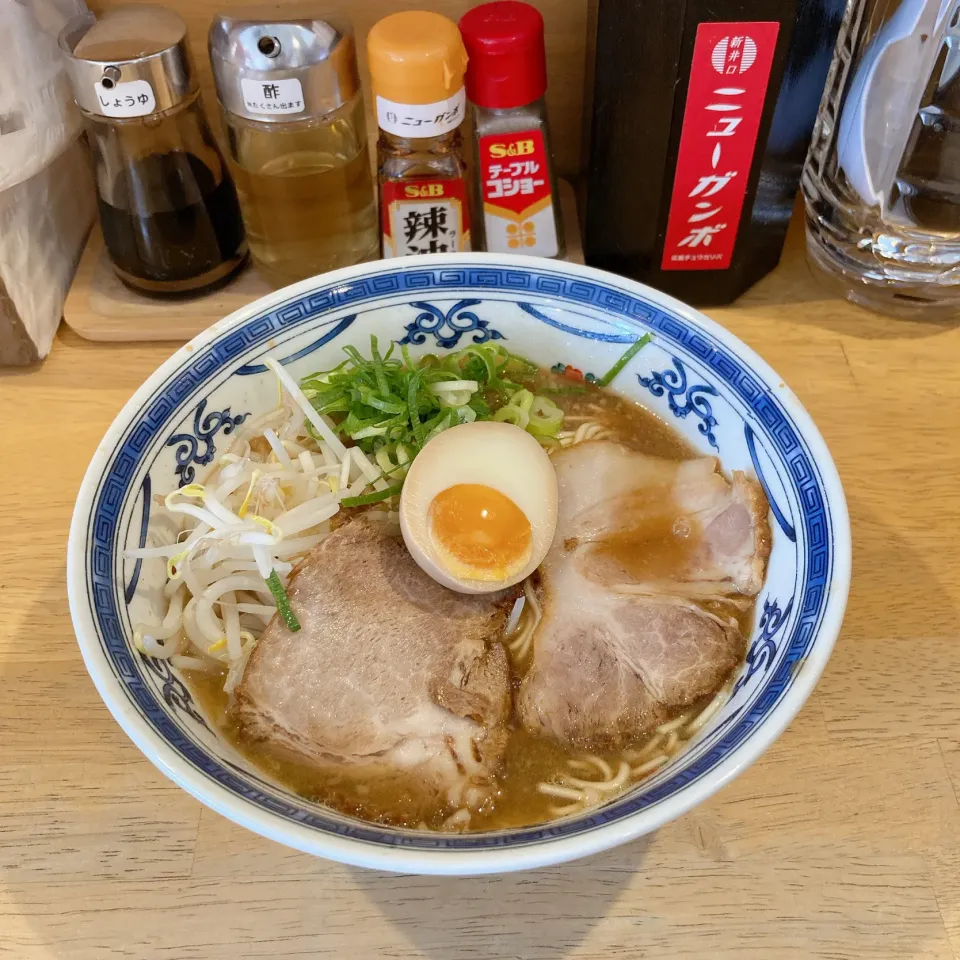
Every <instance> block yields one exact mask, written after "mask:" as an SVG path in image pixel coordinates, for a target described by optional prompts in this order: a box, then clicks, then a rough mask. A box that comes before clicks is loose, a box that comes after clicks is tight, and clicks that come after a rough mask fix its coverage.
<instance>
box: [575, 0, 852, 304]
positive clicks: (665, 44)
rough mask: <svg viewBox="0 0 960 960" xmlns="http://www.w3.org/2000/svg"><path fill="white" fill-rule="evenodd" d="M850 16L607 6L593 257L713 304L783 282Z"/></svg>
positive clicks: (701, 4)
mask: <svg viewBox="0 0 960 960" xmlns="http://www.w3.org/2000/svg"><path fill="white" fill-rule="evenodd" d="M843 9H844V3H843V2H842V0H715V2H710V3H707V2H706V0H593V2H592V4H591V19H592V23H593V25H594V27H595V34H594V36H595V40H594V43H593V49H592V51H591V53H592V56H591V59H590V62H589V63H588V69H587V85H588V101H587V102H588V103H591V102H592V108H591V109H590V110H588V111H587V113H586V114H585V126H586V129H585V131H584V144H585V150H586V156H585V162H584V168H585V170H586V177H585V190H584V196H583V197H582V200H583V203H582V211H583V221H584V252H585V256H586V260H587V263H589V264H591V265H592V266H597V267H602V268H604V269H607V270H611V271H613V272H615V273H619V274H622V275H624V276H629V277H632V278H634V279H636V280H640V281H642V282H644V283H648V284H650V285H651V286H653V287H656V288H657V289H659V290H663V291H664V292H666V293H670V294H672V295H674V296H676V297H679V298H680V299H682V300H686V301H688V302H691V303H694V304H701V305H717V304H723V303H729V302H730V301H732V300H734V299H735V298H736V297H738V296H739V295H740V294H741V293H743V292H744V291H745V290H746V289H747V288H749V287H750V286H752V285H753V284H754V283H756V282H757V281H758V280H759V279H760V278H761V277H763V276H764V275H766V274H767V273H769V272H770V271H771V270H772V269H773V268H774V267H775V266H776V265H777V263H778V261H779V259H780V252H781V250H782V248H783V241H784V237H785V236H786V230H787V225H788V223H789V221H790V216H791V213H792V210H793V201H794V196H795V194H796V191H797V186H798V183H799V178H800V171H801V168H802V166H803V161H804V157H805V155H806V150H807V145H808V143H809V140H810V134H811V132H812V129H813V123H814V120H815V118H816V112H817V107H818V105H819V102H820V96H821V94H822V91H823V87H824V83H825V81H826V75H827V70H828V68H829V65H830V58H831V55H832V53H833V47H834V43H835V41H836V35H837V31H838V29H839V26H840V20H841V18H842V16H843ZM590 97H592V100H591V99H589V98H590ZM734 120H735V121H737V122H736V123H734V122H733V121H734Z"/></svg>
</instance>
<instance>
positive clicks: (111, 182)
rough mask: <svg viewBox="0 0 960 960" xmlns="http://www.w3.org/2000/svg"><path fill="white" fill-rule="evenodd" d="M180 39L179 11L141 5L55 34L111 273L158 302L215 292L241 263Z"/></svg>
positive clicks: (233, 204)
mask: <svg viewBox="0 0 960 960" xmlns="http://www.w3.org/2000/svg"><path fill="white" fill-rule="evenodd" d="M186 34H187V29H186V25H185V24H184V22H183V20H182V19H181V18H180V17H179V16H178V15H177V14H176V13H174V12H173V11H172V10H168V9H166V8H164V7H159V6H153V5H149V4H142V5H140V4H138V5H135V6H133V5H131V6H125V7H118V8H116V9H114V10H112V11H110V12H108V13H106V14H104V16H103V17H101V18H100V19H96V18H95V17H94V16H93V15H92V14H84V15H82V16H80V17H77V18H75V19H74V20H72V21H71V22H70V23H68V24H67V26H66V27H65V28H64V30H63V32H62V33H61V34H60V46H61V48H62V49H63V50H64V51H65V52H66V53H67V55H68V56H67V62H68V66H69V71H70V78H71V81H72V84H73V93H74V99H75V100H76V102H77V106H78V107H79V108H80V111H81V113H82V114H83V117H84V120H85V125H86V129H87V137H88V139H89V142H90V147H91V150H92V152H93V159H94V169H95V174H96V181H97V195H98V203H99V208H100V223H101V226H102V228H103V239H104V244H105V246H106V248H107V252H108V254H109V255H110V259H111V260H112V261H113V266H114V270H115V271H116V274H117V276H118V277H119V278H120V279H121V280H122V281H123V282H124V283H125V284H127V285H128V286H130V287H132V288H134V289H135V290H138V291H140V292H142V293H147V294H151V295H155V296H165V295H177V294H193V293H198V292H200V291H203V290H208V289H210V288H212V287H215V286H219V285H220V284H222V283H224V282H225V281H226V280H227V279H228V278H229V277H230V276H232V275H233V273H235V272H236V271H237V270H238V269H239V267H240V266H241V265H242V264H243V262H244V260H245V259H246V255H247V246H246V241H245V239H244V232H243V222H242V220H241V218H240V207H239V204H238V203H237V195H236V191H235V189H234V186H233V182H232V181H231V179H230V176H229V174H228V172H227V170H226V166H225V164H224V161H223V157H222V156H221V155H220V151H219V150H218V148H217V145H216V142H215V140H214V138H213V134H212V133H211V131H210V128H209V126H208V125H207V121H206V119H205V117H204V115H203V110H202V107H201V105H200V89H199V86H198V84H197V79H196V74H195V72H194V69H193V64H192V62H191V59H190V54H189V51H188V49H187V36H186Z"/></svg>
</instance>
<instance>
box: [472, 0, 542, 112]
mask: <svg viewBox="0 0 960 960" xmlns="http://www.w3.org/2000/svg"><path fill="white" fill-rule="evenodd" d="M460 33H461V34H462V35H463V43H464V46H465V47H466V48H467V55H468V56H469V58H470V59H469V61H468V63H467V78H466V79H467V97H468V98H469V99H470V100H471V101H472V102H473V103H475V104H476V105H477V106H478V107H488V108H493V109H500V110H509V109H511V108H512V107H522V106H525V105H526V104H528V103H533V101H534V100H539V99H540V98H541V97H542V96H543V94H544V92H545V91H546V89H547V63H546V57H545V55H544V51H543V17H542V16H541V15H540V11H539V10H537V9H535V8H534V7H531V6H530V4H528V3H520V2H519V0H496V2H494V3H485V4H483V5H482V6H479V7H474V8H473V9H472V10H468V11H467V12H466V13H465V14H464V15H463V17H462V18H461V20H460Z"/></svg>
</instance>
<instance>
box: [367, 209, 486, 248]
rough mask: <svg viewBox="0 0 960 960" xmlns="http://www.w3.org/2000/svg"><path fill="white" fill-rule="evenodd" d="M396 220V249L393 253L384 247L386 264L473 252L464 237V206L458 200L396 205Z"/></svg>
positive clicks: (394, 232)
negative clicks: (428, 255) (395, 259)
mask: <svg viewBox="0 0 960 960" xmlns="http://www.w3.org/2000/svg"><path fill="white" fill-rule="evenodd" d="M392 217H393V222H392V223H391V227H392V229H393V236H394V246H393V248H392V249H391V248H389V247H388V246H387V244H384V250H383V257H384V259H385V260H389V259H390V258H391V257H407V256H411V255H413V254H419V253H458V252H464V251H466V252H469V250H470V242H469V240H468V239H466V238H465V237H462V236H461V234H460V228H461V224H460V204H459V203H458V202H457V201H455V200H435V201H427V202H426V203H423V202H414V203H395V204H394V205H393V211H392Z"/></svg>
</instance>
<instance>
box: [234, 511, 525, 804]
mask: <svg viewBox="0 0 960 960" xmlns="http://www.w3.org/2000/svg"><path fill="white" fill-rule="evenodd" d="M287 592H288V594H289V597H290V603H291V606H292V608H293V611H294V613H295V614H296V616H297V618H298V620H299V621H300V624H301V629H300V630H299V631H298V632H296V633H293V632H291V631H290V630H288V629H287V627H286V626H285V624H284V623H283V621H282V620H281V619H280V618H279V617H274V618H273V620H272V621H271V623H270V625H269V626H268V627H267V629H266V630H265V631H264V632H263V634H262V636H261V637H260V640H259V642H258V643H257V645H256V647H255V648H254V651H253V653H252V654H251V656H250V660H249V662H248V664H247V667H246V669H245V671H244V674H243V679H242V681H241V683H240V685H239V687H238V692H237V698H236V705H235V708H234V709H235V712H236V716H237V718H238V719H239V721H240V723H241V725H242V728H243V730H244V731H245V733H246V734H247V735H248V736H250V737H252V738H254V739H256V740H260V741H266V742H267V743H268V744H269V745H271V746H272V747H275V748H277V749H278V750H280V751H281V752H288V753H292V754H294V755H296V757H297V758H298V759H299V760H301V761H304V760H305V761H307V762H308V763H311V764H314V765H316V766H318V767H324V768H351V769H352V770H353V771H354V772H363V773H369V774H370V775H371V776H377V777H384V776H387V777H391V776H396V777H402V778H403V779H404V783H405V786H406V787H409V786H410V785H411V784H412V785H413V786H414V787H422V789H423V792H424V796H430V797H432V796H434V795H435V796H437V797H438V798H439V799H440V800H441V801H442V802H448V803H450V804H452V805H454V806H462V805H468V806H474V805H476V804H478V803H480V802H482V800H483V798H484V797H485V796H486V795H487V793H488V792H489V789H490V788H491V787H492V786H493V784H494V776H495V773H496V770H497V767H498V764H499V762H500V760H501V757H502V754H503V750H504V748H505V745H506V736H507V734H506V722H507V719H508V715H509V712H510V674H509V668H508V665H507V659H506V656H505V653H504V650H503V647H502V646H501V645H500V644H499V643H496V642H495V641H496V639H497V637H498V636H499V635H500V633H501V632H502V629H503V624H504V619H505V615H506V611H505V607H506V606H508V605H509V604H508V603H507V601H506V599H505V598H504V597H503V596H502V595H500V596H495V595H491V594H484V595H480V596H467V595H464V594H459V593H454V592H453V591H450V590H447V589H446V588H444V587H442V586H440V585H439V584H438V583H437V582H436V581H434V580H433V579H431V578H430V577H429V576H427V574H425V573H424V572H423V571H422V570H421V569H420V567H418V566H417V564H416V563H415V562H414V561H413V559H412V558H411V557H410V555H409V553H408V552H407V549H406V547H405V546H404V544H403V541H402V539H401V538H400V535H399V533H394V532H392V531H391V530H389V528H388V527H387V525H386V524H385V523H384V522H383V521H381V520H377V519H372V518H369V517H364V516H361V517H358V518H356V519H353V520H351V521H349V522H348V523H346V524H344V526H342V527H340V528H338V529H337V530H335V531H334V532H333V533H331V534H330V536H329V537H327V538H326V539H325V540H324V541H323V542H322V543H320V544H319V545H318V546H317V547H316V548H314V550H313V551H312V552H311V553H310V554H309V555H308V556H307V558H306V559H305V560H304V561H303V562H302V563H301V564H300V566H299V567H298V568H297V569H296V571H295V572H294V574H293V576H292V577H291V579H290V584H289V587H288V591H287Z"/></svg>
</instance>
